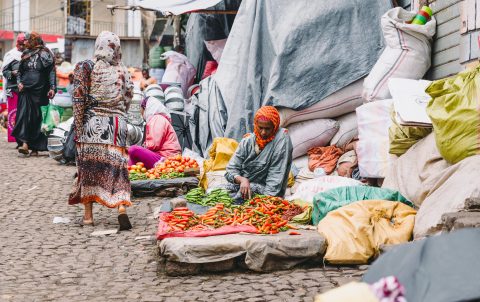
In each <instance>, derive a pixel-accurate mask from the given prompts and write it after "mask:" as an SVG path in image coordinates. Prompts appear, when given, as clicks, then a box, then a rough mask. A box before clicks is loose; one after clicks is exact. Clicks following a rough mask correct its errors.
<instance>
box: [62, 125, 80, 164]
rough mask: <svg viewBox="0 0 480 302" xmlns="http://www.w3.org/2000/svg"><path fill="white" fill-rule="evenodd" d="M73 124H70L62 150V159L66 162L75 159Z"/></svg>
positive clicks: (75, 148)
mask: <svg viewBox="0 0 480 302" xmlns="http://www.w3.org/2000/svg"><path fill="white" fill-rule="evenodd" d="M74 127H75V124H72V126H71V128H70V131H69V132H68V135H67V137H66V139H65V143H64V145H63V146H64V148H63V157H64V158H65V160H66V161H67V162H74V161H75V158H76V157H77V147H76V142H75V130H74Z"/></svg>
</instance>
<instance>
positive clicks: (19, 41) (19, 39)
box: [16, 33, 25, 47]
mask: <svg viewBox="0 0 480 302" xmlns="http://www.w3.org/2000/svg"><path fill="white" fill-rule="evenodd" d="M24 43H25V34H24V33H21V34H19V35H18V36H17V44H16V46H17V47H18V46H19V45H22V44H24Z"/></svg>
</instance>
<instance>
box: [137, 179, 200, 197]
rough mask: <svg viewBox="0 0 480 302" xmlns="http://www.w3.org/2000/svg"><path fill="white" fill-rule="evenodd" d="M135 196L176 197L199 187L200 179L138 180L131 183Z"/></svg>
mask: <svg viewBox="0 0 480 302" xmlns="http://www.w3.org/2000/svg"><path fill="white" fill-rule="evenodd" d="M130 184H131V187H132V194H133V196H155V195H157V196H160V197H175V196H179V195H182V194H186V193H187V192H188V191H189V190H191V189H193V188H196V187H197V186H198V178H196V177H182V178H172V179H153V180H137V181H132V182H130Z"/></svg>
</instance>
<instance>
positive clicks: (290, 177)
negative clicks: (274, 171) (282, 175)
mask: <svg viewBox="0 0 480 302" xmlns="http://www.w3.org/2000/svg"><path fill="white" fill-rule="evenodd" d="M294 185H295V177H294V176H293V173H292V171H290V173H288V183H287V187H288V188H291V187H293V186H294Z"/></svg>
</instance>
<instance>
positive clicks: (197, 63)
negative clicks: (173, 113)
mask: <svg viewBox="0 0 480 302" xmlns="http://www.w3.org/2000/svg"><path fill="white" fill-rule="evenodd" d="M240 3H241V0H223V1H221V2H220V3H218V4H217V5H215V6H214V7H211V8H209V10H217V11H222V10H238V7H239V6H240ZM234 20H235V15H226V14H191V15H190V17H189V18H188V23H187V29H186V36H185V44H186V50H187V57H188V60H189V61H190V63H192V65H193V66H194V67H195V69H196V70H197V80H200V78H201V76H202V75H203V71H204V69H205V61H207V60H213V57H212V56H211V55H210V53H209V51H208V50H207V47H206V46H205V41H211V40H221V39H226V38H227V37H228V34H229V33H230V29H231V28H232V25H233V21H234Z"/></svg>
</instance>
